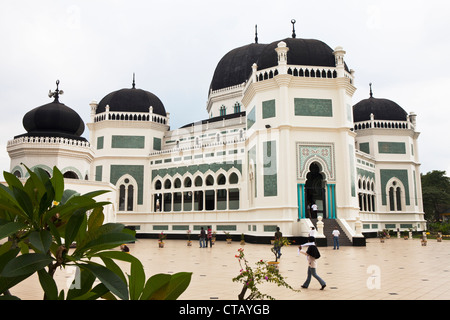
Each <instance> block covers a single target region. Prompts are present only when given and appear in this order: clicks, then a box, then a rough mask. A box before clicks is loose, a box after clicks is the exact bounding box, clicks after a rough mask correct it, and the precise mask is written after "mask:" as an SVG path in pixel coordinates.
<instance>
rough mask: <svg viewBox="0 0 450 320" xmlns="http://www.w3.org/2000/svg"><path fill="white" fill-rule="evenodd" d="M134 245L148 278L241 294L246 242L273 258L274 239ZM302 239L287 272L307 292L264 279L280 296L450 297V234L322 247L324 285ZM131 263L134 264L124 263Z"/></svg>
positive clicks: (249, 250)
mask: <svg viewBox="0 0 450 320" xmlns="http://www.w3.org/2000/svg"><path fill="white" fill-rule="evenodd" d="M129 247H130V249H131V253H132V254H133V255H134V256H136V257H137V258H139V259H140V260H141V262H142V263H143V265H144V267H145V271H146V276H147V278H148V277H149V276H150V275H153V274H156V273H176V272H182V271H188V272H193V275H192V281H191V284H190V285H189V287H188V289H187V290H186V291H185V292H184V293H183V294H182V295H181V296H180V298H179V300H236V299H237V295H238V294H239V292H240V290H241V284H240V283H235V282H232V280H231V279H232V278H233V277H235V276H236V275H238V274H239V270H240V266H239V263H238V260H237V259H236V258H235V255H236V254H237V250H238V249H239V248H241V247H242V248H244V252H245V255H246V258H247V260H248V261H249V262H250V263H251V264H254V263H256V262H257V261H259V260H261V259H264V260H273V254H272V252H271V251H270V247H271V246H270V245H264V244H246V245H244V246H241V245H240V244H239V242H233V243H231V244H227V243H226V242H223V241H219V242H217V243H216V244H215V245H214V246H213V247H212V248H199V246H198V242H196V241H194V242H193V246H192V247H188V246H186V241H182V240H167V241H166V245H165V248H158V244H157V240H156V239H139V240H138V241H136V243H133V244H130V245H129ZM297 249H298V247H297V246H296V245H292V246H289V247H284V248H283V249H282V253H283V254H282V257H281V263H280V272H281V273H282V274H283V275H284V276H285V277H286V278H287V282H288V283H289V284H290V285H291V286H292V287H294V288H295V289H301V291H300V292H292V291H291V290H289V289H286V288H283V287H277V286H276V285H272V284H270V285H264V286H263V287H261V291H262V292H264V293H268V294H270V295H271V296H273V297H274V298H276V299H277V300H338V299H339V300H361V299H362V300H446V299H450V241H443V242H437V241H436V240H429V241H428V245H427V246H421V243H420V240H418V239H414V240H403V239H397V238H391V239H388V240H386V242H385V243H380V241H379V240H378V239H368V240H367V246H366V247H341V248H340V250H333V248H332V247H322V248H319V249H320V251H321V255H322V257H321V258H320V259H319V260H318V268H317V273H318V274H319V275H320V276H321V277H322V279H324V280H325V281H326V283H327V286H326V288H325V289H324V290H323V291H321V290H319V289H320V285H319V283H318V282H317V281H316V280H315V279H314V278H313V279H312V281H311V285H310V287H309V288H308V289H302V288H300V286H301V284H302V283H303V281H304V280H305V278H306V272H307V263H306V259H305V256H304V255H299V254H298V252H297ZM124 270H128V269H126V265H124ZM73 276H74V273H73V270H64V269H63V270H60V271H58V272H57V274H56V279H57V282H58V286H59V288H60V289H62V288H65V287H64V286H67V283H69V282H70V279H73ZM11 293H12V294H15V295H17V296H19V297H20V298H21V299H25V300H32V299H42V291H41V289H40V286H39V284H38V280H37V277H31V278H29V279H27V280H26V281H24V282H23V283H21V284H20V285H17V286H16V287H14V288H12V290H11Z"/></svg>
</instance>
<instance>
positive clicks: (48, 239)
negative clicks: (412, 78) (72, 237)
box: [29, 230, 52, 253]
mask: <svg viewBox="0 0 450 320" xmlns="http://www.w3.org/2000/svg"><path fill="white" fill-rule="evenodd" d="M29 239H30V243H31V245H33V246H34V247H35V248H36V250H38V251H39V252H40V253H47V251H48V250H49V249H50V246H51V244H52V235H51V233H50V232H49V231H47V230H41V231H33V232H31V233H30V237H29Z"/></svg>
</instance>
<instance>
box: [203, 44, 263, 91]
mask: <svg viewBox="0 0 450 320" xmlns="http://www.w3.org/2000/svg"><path fill="white" fill-rule="evenodd" d="M265 47H266V45H265V44H259V43H251V44H248V45H246V46H242V47H239V48H236V49H233V50H231V51H230V52H228V53H227V54H226V55H225V56H223V58H222V59H221V60H220V61H219V63H218V64H217V67H216V70H215V71H214V75H213V79H212V81H211V85H210V87H209V88H210V90H218V89H223V88H228V87H231V86H235V85H238V84H241V83H243V82H245V81H246V80H247V79H248V78H249V77H250V74H251V73H252V65H253V64H254V63H256V62H257V61H258V58H259V55H260V54H261V52H262V51H263V50H264V48H265Z"/></svg>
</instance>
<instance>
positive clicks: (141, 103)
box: [96, 86, 166, 116]
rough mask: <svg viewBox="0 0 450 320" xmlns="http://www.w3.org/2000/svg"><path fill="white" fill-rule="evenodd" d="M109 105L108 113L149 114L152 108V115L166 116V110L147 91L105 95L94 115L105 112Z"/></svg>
mask: <svg viewBox="0 0 450 320" xmlns="http://www.w3.org/2000/svg"><path fill="white" fill-rule="evenodd" d="M107 105H109V111H122V112H149V107H150V106H152V107H153V113H156V114H159V115H161V116H166V109H165V108H164V105H163V103H162V102H161V100H160V99H159V98H158V97H157V96H156V95H154V94H153V93H151V92H149V91H145V90H142V89H136V88H134V86H133V88H131V89H121V90H117V91H114V92H111V93H109V94H108V95H106V96H105V97H104V98H103V99H102V100H100V103H99V104H98V107H97V111H96V113H97V114H98V113H102V112H105V110H106V106H107Z"/></svg>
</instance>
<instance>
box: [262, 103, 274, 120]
mask: <svg viewBox="0 0 450 320" xmlns="http://www.w3.org/2000/svg"><path fill="white" fill-rule="evenodd" d="M275 116H276V111H275V100H268V101H263V103H262V117H263V119H267V118H273V117H275Z"/></svg>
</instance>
